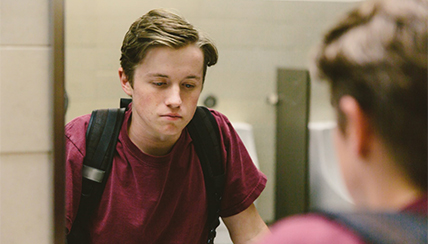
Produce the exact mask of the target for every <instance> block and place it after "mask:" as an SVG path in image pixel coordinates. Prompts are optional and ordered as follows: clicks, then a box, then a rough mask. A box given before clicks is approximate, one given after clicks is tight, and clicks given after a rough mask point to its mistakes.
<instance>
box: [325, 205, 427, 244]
mask: <svg viewBox="0 0 428 244" xmlns="http://www.w3.org/2000/svg"><path fill="white" fill-rule="evenodd" d="M321 213H322V214H323V215H324V216H326V217H328V218H330V219H332V220H334V221H335V222H338V223H340V224H342V225H344V226H346V227H347V228H348V229H351V230H353V231H354V232H355V233H357V234H358V235H359V236H360V237H361V238H362V239H363V240H364V241H366V242H367V243H372V244H402V243H406V244H421V243H427V230H428V229H427V228H428V226H427V217H426V216H421V215H416V214H411V213H403V212H401V213H391V212H380V213H378V212H375V213H373V212H355V213H338V212H327V211H324V212H321Z"/></svg>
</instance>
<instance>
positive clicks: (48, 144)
mask: <svg viewBox="0 0 428 244" xmlns="http://www.w3.org/2000/svg"><path fill="white" fill-rule="evenodd" d="M50 4H51V0H31V1H25V0H1V1H0V98H1V103H0V243H2V244H11V243H53V230H52V225H53V224H52V222H53V221H52V219H53V211H52V209H53V207H52V206H53V201H52V199H53V197H52V196H53V193H52V192H53V191H52V189H53V185H52V176H53V173H52V148H53V147H52V128H51V127H52V118H53V114H52V112H51V111H52V93H53V91H52V84H53V81H52V66H51V55H52V45H51V42H50V33H51V32H50V30H51V29H50V28H51V24H50V23H51V22H50V16H49V15H50V13H49V9H50Z"/></svg>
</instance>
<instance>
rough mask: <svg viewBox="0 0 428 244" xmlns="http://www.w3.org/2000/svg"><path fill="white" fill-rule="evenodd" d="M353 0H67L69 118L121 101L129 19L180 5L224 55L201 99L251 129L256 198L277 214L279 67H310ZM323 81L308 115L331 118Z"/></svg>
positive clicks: (267, 212) (263, 209)
mask: <svg viewBox="0 0 428 244" xmlns="http://www.w3.org/2000/svg"><path fill="white" fill-rule="evenodd" d="M350 6H352V3H343V2H342V3H339V2H316V1H311V2H308V1H300V2H299V1H262V0H256V1H254V0H234V1H230V0H215V1H211V0H183V1H177V0H159V1H147V0H123V1H121V2H120V4H119V3H118V2H117V1H114V0H93V1H77V0H76V1H67V6H66V9H67V13H66V16H67V20H66V26H67V34H66V47H67V48H66V60H67V64H66V89H67V92H68V95H69V97H70V106H69V110H68V112H67V121H69V120H70V119H72V118H74V117H76V116H78V115H82V114H86V113H90V112H91V111H92V109H96V108H104V107H117V106H118V102H119V98H120V97H124V96H125V94H124V92H123V91H122V90H121V87H120V84H119V79H118V75H117V69H118V67H119V57H120V46H121V43H122V39H123V36H124V34H125V32H126V31H127V29H128V28H129V25H130V24H131V23H132V22H133V21H134V20H135V19H137V18H138V17H140V16H141V15H143V14H144V13H146V12H147V11H149V10H150V9H152V8H158V7H164V8H168V9H173V10H176V12H178V13H180V14H181V15H183V16H184V17H185V18H186V19H188V20H189V21H190V22H191V23H193V24H194V25H195V26H196V27H197V28H198V29H201V30H203V31H204V32H206V33H208V34H209V36H210V37H211V38H212V39H213V40H214V41H215V43H216V44H217V47H218V49H219V61H218V64H216V65H215V66H213V67H210V68H209V69H208V73H207V77H206V81H205V87H204V91H203V93H202V95H201V100H200V101H201V102H202V101H203V100H204V98H205V97H206V96H207V95H210V94H213V95H214V96H216V97H217V102H218V105H217V106H216V107H215V109H217V110H219V111H221V112H223V113H224V114H226V115H227V116H228V117H229V118H230V120H231V121H234V122H247V123H250V124H251V125H252V126H253V128H254V135H255V140H256V149H257V155H258V159H259V163H260V168H261V170H262V171H263V172H264V173H265V174H266V175H267V177H268V179H269V181H268V185H267V187H266V190H265V191H264V192H263V194H262V196H261V197H260V199H259V201H258V209H259V212H260V213H261V215H262V217H263V219H265V220H266V221H271V220H272V219H273V216H274V212H273V211H274V208H273V206H274V186H275V182H274V179H275V171H274V169H275V160H276V159H275V131H276V125H275V123H276V118H275V107H274V106H272V105H270V104H268V103H267V102H266V100H267V96H268V95H269V94H271V93H275V92H276V78H277V73H276V71H277V68H279V67H282V68H299V69H307V68H308V56H309V53H310V50H311V49H312V47H313V45H314V44H315V43H317V41H318V40H319V39H318V38H319V37H320V34H321V33H322V31H323V30H324V29H325V28H326V26H327V25H328V24H329V23H331V22H332V21H333V20H334V19H335V18H336V17H337V16H338V15H339V14H340V13H342V12H344V11H345V10H346V9H348V8H349V7H350ZM326 91H327V90H326V87H324V86H323V85H321V84H319V83H317V82H314V83H313V84H312V112H311V120H312V121H319V120H329V119H332V112H331V109H330V105H329V102H328V99H327V93H326Z"/></svg>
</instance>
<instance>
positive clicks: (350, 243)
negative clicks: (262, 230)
mask: <svg viewBox="0 0 428 244" xmlns="http://www.w3.org/2000/svg"><path fill="white" fill-rule="evenodd" d="M270 231H271V233H270V234H269V235H267V236H266V237H264V238H263V239H262V240H261V241H259V242H257V244H283V243H293V244H307V243H312V244H325V243H340V244H364V243H365V242H364V241H363V240H362V239H361V238H360V237H359V236H357V235H356V234H354V232H352V231H351V230H349V229H347V228H346V227H344V226H342V225H340V224H339V223H336V222H334V221H332V220H330V219H328V218H326V217H324V216H322V215H318V214H306V215H295V216H292V217H288V218H284V219H282V220H280V221H278V222H277V223H275V224H274V225H272V226H271V227H270Z"/></svg>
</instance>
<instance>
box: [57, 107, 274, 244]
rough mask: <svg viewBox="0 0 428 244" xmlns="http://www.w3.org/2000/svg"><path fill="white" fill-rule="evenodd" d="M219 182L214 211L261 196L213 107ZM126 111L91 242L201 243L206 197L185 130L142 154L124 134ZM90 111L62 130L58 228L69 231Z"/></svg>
mask: <svg viewBox="0 0 428 244" xmlns="http://www.w3.org/2000/svg"><path fill="white" fill-rule="evenodd" d="M212 113H213V115H214V117H215V118H216V120H217V123H218V125H219V130H220V138H221V140H222V142H223V143H222V159H223V164H224V168H225V171H226V186H225V190H224V195H223V199H222V203H221V211H220V215H221V216H222V217H228V216H232V215H235V214H238V213H240V212H241V211H243V210H245V209H246V208H248V207H249V206H250V205H251V204H252V203H253V202H254V200H256V199H257V197H258V196H259V195H260V194H261V192H262V190H263V189H264V187H265V185H266V176H265V175H264V174H263V173H261V172H260V171H259V170H258V169H257V168H256V167H255V166H254V164H253V162H252V161H251V158H250V156H249V154H248V152H247V151H246V149H245V147H244V144H243V143H242V141H241V140H240V139H239V136H238V134H237V133H236V131H235V130H234V129H233V127H232V125H231V123H230V122H229V120H228V119H227V118H226V117H225V116H224V115H222V114H221V113H219V112H216V111H213V110H212ZM130 115H131V109H130V110H129V111H128V112H127V113H126V115H125V120H124V123H123V126H122V129H121V132H120V135H119V139H118V143H117V147H116V153H115V155H114V159H113V166H112V170H111V174H110V177H109V178H108V181H107V184H106V187H105V190H104V194H103V196H102V199H101V202H100V204H99V207H98V209H97V210H96V211H95V212H94V216H93V218H92V219H91V223H90V225H89V226H90V230H91V231H90V235H91V242H92V243H111V244H113V243H127V244H132V243H189V244H191V243H204V242H206V240H207V233H208V228H207V225H206V222H207V202H206V193H205V183H204V178H203V172H202V169H201V165H200V162H199V159H198V157H197V155H196V152H195V149H194V146H193V144H192V139H191V138H190V136H189V133H188V131H187V129H184V130H183V133H182V134H181V136H180V138H179V139H178V141H177V143H176V144H175V146H174V147H173V148H172V150H171V152H170V153H168V154H167V155H165V156H150V155H147V154H145V153H143V152H141V151H140V150H139V149H138V148H137V146H136V145H134V144H133V143H132V142H131V140H130V139H129V137H128V133H127V132H128V131H127V126H126V125H127V124H128V120H129V119H130ZM89 118H90V115H84V116H81V117H78V118H76V119H74V120H73V121H71V122H70V123H68V124H67V125H66V127H65V135H66V228H67V231H69V230H70V228H71V226H72V224H73V221H74V218H75V216H76V212H77V208H78V205H79V200H80V194H81V187H82V185H81V182H82V174H81V171H82V162H83V158H84V156H85V133H86V129H87V126H88V122H89Z"/></svg>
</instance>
